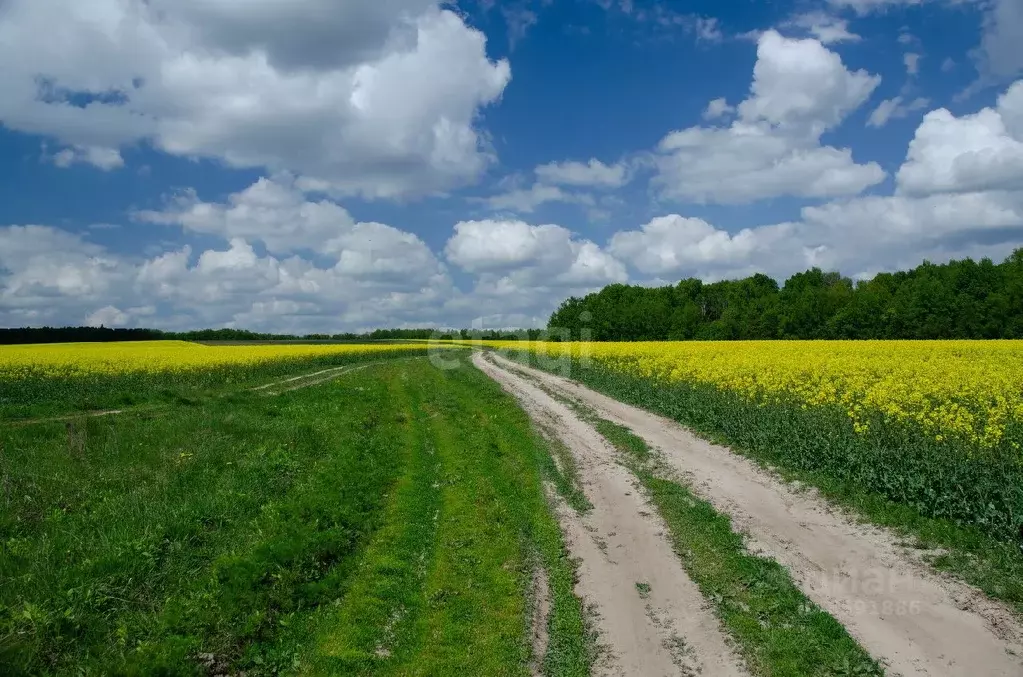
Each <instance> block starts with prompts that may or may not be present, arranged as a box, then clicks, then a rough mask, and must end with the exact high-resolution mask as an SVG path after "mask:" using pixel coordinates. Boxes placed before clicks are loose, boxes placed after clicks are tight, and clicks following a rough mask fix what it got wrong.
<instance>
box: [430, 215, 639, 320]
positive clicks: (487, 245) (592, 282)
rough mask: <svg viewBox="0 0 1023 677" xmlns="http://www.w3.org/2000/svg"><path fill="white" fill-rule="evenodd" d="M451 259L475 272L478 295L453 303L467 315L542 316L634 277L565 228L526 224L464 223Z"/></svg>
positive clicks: (451, 244) (450, 251)
mask: <svg viewBox="0 0 1023 677" xmlns="http://www.w3.org/2000/svg"><path fill="white" fill-rule="evenodd" d="M445 253H446V256H447V259H448V261H450V262H451V263H452V264H453V265H455V266H458V267H459V268H461V269H462V270H465V271H467V272H469V273H473V274H475V275H476V276H477V277H476V281H475V285H474V288H473V290H472V292H471V293H470V294H468V295H466V296H465V297H463V298H461V299H457V300H455V301H453V302H452V303H451V304H449V306H448V307H449V310H451V311H460V312H465V310H467V309H475V310H473V311H472V312H474V313H476V314H485V313H478V311H479V309H481V308H490V309H492V310H491V312H493V310H494V309H500V311H501V313H502V314H506V315H507V314H519V315H532V316H541V317H542V318H543V319H544V320H545V319H546V316H547V315H549V314H550V312H551V311H552V310H554V308H555V307H556V306H557V304H558V303H560V302H561V301H562V300H564V298H566V297H567V296H569V295H572V294H581V293H587V292H589V291H593V290H595V289H599V288H600V287H603V286H604V285H607V284H610V283H612V282H624V281H626V280H627V279H628V273H627V271H626V269H625V266H624V265H623V264H622V263H621V262H620V261H618V260H617V259H616V258H615V257H614V256H612V255H611V254H610V253H608V252H606V251H604V250H603V249H601V248H600V247H599V246H597V245H596V244H594V243H593V242H591V241H589V240H584V239H579V238H577V237H576V236H574V235H573V234H572V232H571V231H569V230H567V229H565V228H562V227H561V226H557V225H553V224H546V225H539V226H534V225H530V224H528V223H525V222H523V221H517V220H511V221H493V220H487V221H463V222H461V223H458V224H456V225H455V229H454V234H453V235H452V237H451V239H450V240H449V241H448V243H447V246H446V248H445Z"/></svg>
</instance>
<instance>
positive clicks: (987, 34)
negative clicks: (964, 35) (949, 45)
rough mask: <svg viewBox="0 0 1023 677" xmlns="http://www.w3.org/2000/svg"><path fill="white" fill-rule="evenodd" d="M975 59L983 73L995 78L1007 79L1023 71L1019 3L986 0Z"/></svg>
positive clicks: (1021, 9) (1022, 23) (1022, 11)
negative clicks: (988, 0) (987, 0)
mask: <svg viewBox="0 0 1023 677" xmlns="http://www.w3.org/2000/svg"><path fill="white" fill-rule="evenodd" d="M976 58H977V59H978V61H979V66H980V68H981V71H982V72H983V73H984V75H986V76H987V77H990V78H993V79H996V80H1003V81H1004V80H1009V79H1011V78H1013V77H1016V76H1018V75H1019V74H1020V73H1023V3H1020V2H1019V0H992V2H991V3H989V5H988V11H987V13H986V14H985V17H984V29H983V34H982V35H981V41H980V47H979V48H978V50H977V52H976Z"/></svg>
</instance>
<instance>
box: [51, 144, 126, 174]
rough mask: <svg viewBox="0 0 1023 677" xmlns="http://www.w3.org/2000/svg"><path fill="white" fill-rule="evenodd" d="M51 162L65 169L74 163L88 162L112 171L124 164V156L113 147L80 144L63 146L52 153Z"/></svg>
mask: <svg viewBox="0 0 1023 677" xmlns="http://www.w3.org/2000/svg"><path fill="white" fill-rule="evenodd" d="M53 164H55V165H57V166H58V167H61V168H62V169H67V168H68V167H70V166H71V165H74V164H89V165H92V166H93V167H96V168H98V169H102V170H103V171H105V172H109V171H112V170H114V169H120V168H121V167H123V166H124V158H122V157H121V153H120V152H119V151H118V150H116V149H114V148H98V147H96V146H89V147H88V148H83V147H81V146H74V147H71V148H65V149H64V150H61V151H59V152H57V153H56V154H54V156H53Z"/></svg>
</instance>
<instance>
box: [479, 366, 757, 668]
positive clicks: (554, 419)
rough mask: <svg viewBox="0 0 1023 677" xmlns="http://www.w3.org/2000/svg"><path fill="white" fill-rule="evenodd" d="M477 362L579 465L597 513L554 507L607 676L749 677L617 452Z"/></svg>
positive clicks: (507, 375) (539, 396)
mask: <svg viewBox="0 0 1023 677" xmlns="http://www.w3.org/2000/svg"><path fill="white" fill-rule="evenodd" d="M474 363H475V364H476V365H477V366H478V367H479V368H480V369H482V370H483V371H484V372H486V373H487V374H488V375H490V376H491V377H492V378H494V379H495V380H496V381H498V382H499V383H500V384H501V385H502V386H503V387H504V388H505V389H506V390H507V391H509V392H510V393H512V394H513V395H514V396H515V397H516V398H518V400H519V401H520V402H521V403H522V405H523V407H524V408H525V409H526V411H527V412H529V413H530V415H531V416H532V417H533V418H534V419H535V420H537V422H538V423H539V424H540V425H542V426H544V427H545V428H547V429H548V430H553V431H554V432H555V433H556V434H557V435H558V437H559V438H560V439H561V440H562V442H563V443H564V444H565V445H566V446H567V447H568V448H569V449H570V450H571V452H572V453H573V455H574V456H575V458H576V462H577V469H578V473H579V480H580V484H581V485H582V488H583V491H584V492H585V494H586V497H587V498H588V499H589V501H590V502H591V503H592V504H593V509H592V510H590V511H588V512H587V513H586V514H585V515H580V514H578V513H576V512H575V511H574V510H572V509H571V508H570V507H569V506H568V505H567V504H565V503H564V502H563V501H560V500H557V499H556V497H555V500H556V511H557V515H558V519H559V522H560V524H561V527H562V531H563V533H564V535H565V541H566V546H567V547H568V550H569V552H570V553H571V555H572V556H573V557H575V558H577V559H578V560H579V571H578V574H579V581H578V583H577V585H576V592H577V593H578V594H579V595H580V597H581V598H582V599H583V601H584V604H586V606H587V608H588V609H589V610H590V611H591V613H592V615H593V623H594V625H595V627H596V629H597V631H598V632H599V639H598V642H599V643H600V645H601V647H602V652H601V656H600V659H599V660H598V664H597V666H596V669H595V672H596V673H597V674H601V675H703V676H706V677H717V676H725V675H729V676H732V675H745V674H746V671H745V669H744V667H743V665H742V663H741V660H740V659H739V658H738V657H737V656H736V655H735V653H734V652H733V650H732V648H731V647H730V646H729V645H728V642H727V640H726V638H725V636H724V634H723V632H722V630H721V627H720V623H719V621H718V619H717V618H716V617H715V616H714V614H713V613H712V611H711V610H710V609H709V607H708V605H707V603H706V601H705V600H704V599H703V597H702V596H701V594H700V591H699V589H698V588H697V586H696V584H695V583H693V582H692V581H691V580H690V579H689V577H688V576H687V575H686V572H685V570H684V569H683V568H682V565H681V563H680V561H679V559H678V556H677V555H676V554H675V553H674V552H673V551H672V548H671V545H670V543H669V542H668V540H667V536H666V527H665V525H664V523H663V522H662V521H661V519H660V517H659V516H658V515H657V512H656V510H655V509H654V508H653V507H652V506H651V505H650V504H649V503H648V501H647V500H646V499H645V498H644V497H643V494H642V492H641V491H640V490H639V489H638V487H637V486H636V483H635V479H634V478H633V476H632V475H631V474H630V473H629V472H628V471H627V470H626V469H625V468H623V467H622V466H621V465H619V464H618V463H617V462H616V461H615V455H616V452H615V450H614V449H613V448H611V447H610V446H609V445H608V444H607V443H606V442H605V441H604V439H603V438H602V437H601V436H600V435H599V434H598V433H597V432H596V431H595V430H594V429H593V428H592V427H591V426H589V425H587V424H585V423H583V422H582V421H580V420H579V418H578V416H577V415H576V414H575V413H574V412H573V411H572V410H571V409H569V408H568V407H567V406H565V405H564V404H562V403H561V402H558V401H557V400H555V399H554V398H552V397H551V396H550V395H548V394H547V393H546V392H544V391H543V390H541V389H540V388H538V387H536V386H535V385H533V384H532V383H530V382H529V381H527V380H526V379H523V378H521V377H520V376H517V375H515V374H513V373H511V372H509V371H507V370H504V369H501V368H499V367H497V366H495V365H494V364H492V363H490V362H487V361H486V360H484V359H483V357H482V356H481V355H476V356H475V357H474Z"/></svg>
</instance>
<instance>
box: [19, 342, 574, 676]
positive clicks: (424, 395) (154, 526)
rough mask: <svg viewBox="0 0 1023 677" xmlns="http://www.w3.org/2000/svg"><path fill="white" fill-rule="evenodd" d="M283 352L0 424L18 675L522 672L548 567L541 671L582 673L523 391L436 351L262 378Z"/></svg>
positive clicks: (567, 583) (567, 567)
mask: <svg viewBox="0 0 1023 677" xmlns="http://www.w3.org/2000/svg"><path fill="white" fill-rule="evenodd" d="M388 356H389V357H398V356H402V357H406V356H407V355H406V354H405V353H404V352H402V351H395V352H392V353H389V355H388ZM308 366H309V364H307V363H304V362H296V363H292V368H296V367H303V368H305V367H308ZM287 371H288V368H287V367H286V366H282V365H280V364H279V363H274V364H273V366H272V367H270V368H268V369H266V371H265V372H261V371H260V370H259V368H255V367H246V368H245V369H244V370H243V377H242V378H238V379H236V380H235V379H233V383H235V384H238V383H243V384H245V386H246V388H234V389H228V390H225V388H228V386H227V385H223V384H220V385H219V386H218V389H217V392H216V393H215V394H210V392H208V391H205V390H202V391H199V392H198V393H197V394H195V395H193V397H192V398H191V399H187V400H179V401H168V402H166V406H164V407H162V408H160V409H158V410H150V409H146V408H141V409H139V410H134V411H129V412H126V413H124V414H121V415H118V416H108V417H96V418H86V417H84V416H83V417H79V418H76V419H72V420H71V421H54V422H48V423H39V424H35V425H25V424H5V425H2V426H0V504H2V505H3V507H4V509H3V511H2V518H0V545H2V548H0V664H2V665H3V666H4V673H5V674H156V673H160V674H214V673H216V672H225V673H230V672H238V671H244V672H245V673H246V674H248V675H259V674H279V673H282V672H284V673H301V674H362V673H373V674H457V673H459V672H461V673H463V674H494V675H497V674H528V671H529V665H530V661H531V659H532V658H531V644H530V640H529V634H530V633H529V627H530V622H531V614H532V613H533V592H532V584H531V582H532V580H533V577H534V573H535V572H536V570H537V568H538V567H542V568H543V569H544V570H545V572H546V578H547V580H548V581H549V589H550V599H551V612H550V616H549V622H548V623H547V628H548V631H549V634H550V638H549V646H550V648H549V650H548V651H547V652H546V665H545V668H546V673H547V674H555V675H579V674H586V673H587V671H588V661H589V660H590V651H589V649H588V644H587V642H588V639H587V633H586V627H585V624H584V621H583V610H582V607H581V603H580V602H579V600H578V599H576V598H575V597H574V596H573V594H572V582H573V569H572V565H571V563H570V562H569V561H568V560H567V559H566V558H565V556H564V550H563V546H562V543H561V535H560V532H559V530H558V527H557V524H556V522H555V521H554V520H553V518H552V517H551V516H550V514H549V512H548V510H547V505H546V502H545V499H544V496H543V490H542V484H541V478H542V477H543V476H545V474H546V473H548V472H549V471H550V469H551V468H552V463H551V461H550V451H549V449H548V448H547V446H546V443H545V442H544V441H543V440H541V439H540V438H539V437H538V436H537V435H536V434H535V433H534V431H533V429H532V427H531V425H530V423H529V421H528V419H527V417H526V416H525V414H524V413H523V412H522V411H521V410H520V409H519V408H518V407H517V406H516V405H515V403H514V401H513V400H511V399H510V398H508V397H507V396H505V395H504V394H503V393H502V392H501V390H500V389H499V388H498V387H497V386H496V385H494V384H493V383H491V382H490V381H489V380H487V379H486V378H485V377H484V376H483V375H482V374H481V373H479V372H478V371H476V370H475V369H472V368H471V367H469V366H467V365H465V364H464V363H463V364H461V365H460V366H459V367H458V368H454V369H447V370H440V369H437V368H435V367H434V366H432V365H431V364H430V363H429V361H427V360H426V359H413V360H408V359H402V360H388V361H385V362H383V363H379V364H377V363H374V364H372V365H371V366H368V367H366V368H364V369H361V370H358V371H352V372H349V373H346V374H345V375H344V376H343V377H341V378H337V379H336V380H333V381H330V382H327V383H321V384H318V385H316V386H315V387H309V388H300V389H296V390H293V391H289V392H283V393H281V394H270V393H269V392H268V391H251V390H249V389H248V386H249V385H250V384H252V383H254V382H256V381H259V380H260V379H264V380H266V381H268V382H269V381H272V380H275V379H280V378H282V377H283V376H285V375H286V372H287ZM225 373H226V372H225ZM150 378H152V379H154V380H157V381H158V379H159V378H160V376H159V375H158V374H157V375H151V376H150ZM178 385H180V384H179V383H178ZM161 387H164V386H162V385H161V384H160V383H158V382H157V383H152V384H150V390H151V391H153V392H156V391H158V390H159V389H160V388H161ZM61 401H62V402H67V401H70V400H68V399H62V400H61ZM44 409H45V407H44ZM467 423H468V425H467Z"/></svg>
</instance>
